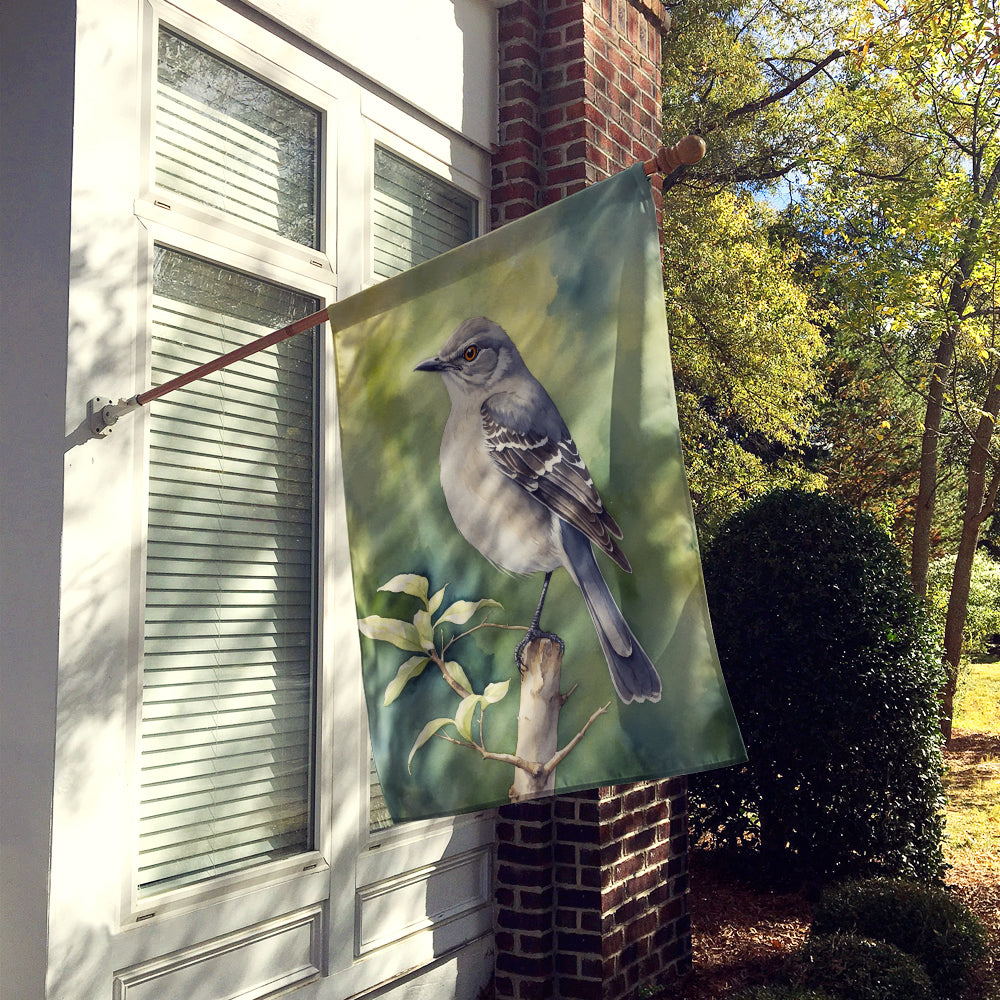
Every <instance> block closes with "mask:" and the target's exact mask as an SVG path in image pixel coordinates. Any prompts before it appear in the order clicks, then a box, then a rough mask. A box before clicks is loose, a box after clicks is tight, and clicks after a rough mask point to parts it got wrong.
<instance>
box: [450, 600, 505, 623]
mask: <svg viewBox="0 0 1000 1000" xmlns="http://www.w3.org/2000/svg"><path fill="white" fill-rule="evenodd" d="M502 607H503V605H502V604H501V603H500V602H499V601H491V600H490V599H489V598H484V599H483V600H481V601H455V603H454V604H452V605H451V606H450V607H449V608H448V610H447V611H445V613H444V614H443V615H441V617H440V618H439V619H438V620H437V624H438V625H440V624H441V623H442V622H452V623H453V624H454V625H464V624H465V623H466V622H467V621H468V620H469V619H470V618H471V617H472V616H473V615H474V614H475V613H476V612H477V611H480V610H481V609H482V608H502Z"/></svg>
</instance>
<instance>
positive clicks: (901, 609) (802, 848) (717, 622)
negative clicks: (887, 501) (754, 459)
mask: <svg viewBox="0 0 1000 1000" xmlns="http://www.w3.org/2000/svg"><path fill="white" fill-rule="evenodd" d="M705 579H706V586H707V589H708V596H709V603H710V606H711V610H712V619H713V626H714V629H715V635H716V641H717V644H718V648H719V655H720V658H721V661H722V666H723V670H724V672H725V675H726V680H727V684H728V687H729V692H730V696H731V697H732V701H733V705H734V708H735V710H736V716H737V719H738V720H739V722H740V727H741V729H742V732H743V737H744V740H745V742H746V745H747V752H748V755H749V762H748V764H747V765H746V766H744V767H741V768H730V769H728V770H725V771H719V772H713V773H709V774H705V775H698V776H695V777H694V778H692V781H691V788H692V803H693V807H692V818H693V820H694V823H695V832H696V833H710V834H711V835H713V836H714V837H715V838H716V840H717V842H719V843H720V844H721V845H723V846H727V847H734V848H741V849H744V850H748V851H751V852H752V853H754V855H755V856H757V857H758V858H759V860H761V861H763V862H764V863H765V864H773V865H774V869H773V870H775V871H784V872H789V871H798V872H799V873H801V874H805V875H817V876H820V877H823V876H828V875H843V874H848V873H858V874H861V873H873V872H874V873H879V874H895V875H903V876H908V877H914V878H919V879H926V880H930V879H934V878H937V877H939V876H940V875H941V873H942V870H943V864H944V862H943V857H942V846H941V841H942V833H943V830H942V827H943V814H942V809H943V792H942V780H941V774H942V762H941V748H940V736H939V731H938V702H937V691H938V688H939V686H940V682H941V673H942V672H941V666H940V661H939V659H938V654H937V649H936V646H935V644H934V641H933V637H932V635H931V633H930V630H929V627H928V625H927V623H926V616H925V613H924V609H923V606H922V604H921V602H920V601H919V600H918V599H917V598H916V596H915V595H914V593H913V591H912V589H911V587H910V586H909V582H908V580H907V577H906V574H905V571H904V569H903V565H902V562H901V560H900V557H899V554H898V552H897V551H896V549H895V548H894V546H893V544H892V542H891V540H890V539H889V537H888V536H887V535H886V534H885V533H884V532H883V531H882V530H880V529H879V528H878V526H877V525H876V524H875V523H874V522H873V521H872V520H871V519H870V518H869V517H867V516H865V515H862V514H859V513H858V512H857V511H855V510H853V509H852V508H850V507H848V506H847V505H846V504H843V503H841V502H839V501H837V500H834V499H832V498H830V497H827V496H821V495H817V494H810V493H806V492H803V491H801V490H778V491H775V492H774V493H771V494H769V495H768V496H767V497H765V498H763V499H762V500H760V501H758V502H756V503H754V504H752V505H751V506H749V507H748V508H746V509H744V510H743V511H741V512H740V513H738V514H737V515H736V516H735V517H733V518H732V519H731V520H730V521H729V522H728V523H727V524H726V525H725V526H724V527H723V529H722V530H721V531H720V533H719V534H718V536H717V537H716V538H715V540H714V541H713V543H712V545H711V547H710V548H709V550H708V552H707V554H706V558H705Z"/></svg>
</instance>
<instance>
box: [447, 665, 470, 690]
mask: <svg viewBox="0 0 1000 1000" xmlns="http://www.w3.org/2000/svg"><path fill="white" fill-rule="evenodd" d="M444 668H445V670H447V671H448V675H449V676H450V677H451V678H452V680H454V681H456V682H457V683H458V684H461V685H462V687H464V688H465V690H466V691H471V690H472V685H471V684H470V683H469V678H468V676H467V675H466V673H465V670H464V669H463V668H462V664H461V663H458V662H457V661H455V660H448V661H447V662H446V663H445V665H444Z"/></svg>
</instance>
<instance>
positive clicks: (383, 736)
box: [330, 165, 746, 822]
mask: <svg viewBox="0 0 1000 1000" xmlns="http://www.w3.org/2000/svg"><path fill="white" fill-rule="evenodd" d="M330 321H331V324H332V326H333V329H334V331H335V332H334V346H335V352H336V366H337V394H338V414H339V421H340V440H341V457H342V465H343V483H344V492H345V499H346V510H347V527H348V540H349V547H350V562H351V573H352V578H353V590H354V599H355V604H356V607H357V619H358V637H359V641H360V644H361V659H362V674H363V681H364V689H365V696H366V700H367V707H368V721H369V729H370V733H371V741H372V747H373V750H374V756H375V762H376V767H377V770H378V776H379V780H380V782H381V786H382V791H383V794H384V796H385V800H386V804H387V806H388V808H389V812H390V813H391V815H392V818H393V819H394V820H395V821H397V822H399V821H403V820H412V819H422V818H427V817H432V816H439V815H446V814H453V813H460V812H468V811H474V810H479V809H483V808H486V807H489V806H494V805H499V804H503V803H506V802H510V801H512V800H520V799H530V798H534V797H538V796H540V795H546V794H552V793H553V792H569V791H575V790H580V789H584V788H589V787H594V786H601V785H612V784H617V783H620V782H629V781H637V780H640V779H646V778H662V777H668V776H672V775H677V774H689V773H693V772H697V771H704V770H708V769H711V768H717V767H724V766H727V765H730V764H735V763H739V762H742V761H743V760H745V759H746V756H745V751H744V747H743V742H742V739H741V737H740V733H739V729H738V726H737V723H736V720H735V717H734V715H733V710H732V706H731V704H730V701H729V697H728V694H727V692H726V687H725V683H724V680H723V677H722V673H721V670H720V668H719V661H718V657H717V654H716V651H715V643H714V640H713V637H712V629H711V623H710V620H709V614H708V606H707V602H706V599H705V591H704V583H703V580H702V572H701V561H700V557H699V552H698V544H697V537H696V534H695V527H694V519H693V516H692V512H691V504H690V498H689V494H688V490H687V484H686V479H685V475H684V466H683V460H682V456H681V446H680V435H679V431H678V425H677V414H676V407H675V403H674V391H673V382H672V376H671V369H670V356H669V346H668V338H667V328H666V314H665V309H664V301H663V285H662V277H661V271H660V259H659V245H658V240H657V231H656V217H655V210H654V205H653V200H652V196H651V193H650V188H649V183H648V180H647V178H646V177H645V175H644V173H643V170H642V166H641V165H637V166H636V167H633V168H632V169H630V170H627V171H625V172H623V173H621V174H618V175H616V176H615V177H613V178H611V179H610V180H607V181H604V182H602V183H600V184H596V185H594V186H592V187H590V188H587V189H586V190H584V191H581V192H580V193H579V194H576V195H573V196H571V197H569V198H566V199H564V200H562V201H560V202H557V203H555V204H553V205H551V206H549V207H548V208H545V209H542V210H540V211H538V212H535V213H534V214H532V215H530V216H528V217H526V218H524V219H521V220H519V221H516V222H512V223H509V224H508V225H506V226H504V227H503V228H501V229H499V230H497V231H495V232H493V233H490V234H489V235H487V236H484V237H482V238H480V239H478V240H475V241H473V242H472V243H468V244H466V245H464V246H462V247H459V248H458V249H456V250H453V251H451V252H449V253H447V254H444V255H443V256H440V257H437V258H435V259H434V260H432V261H430V262H428V263H426V264H422V265H420V266H418V267H416V268H414V269H412V270H410V271H407V272H405V273H403V274H401V275H399V276H398V277H395V278H392V279H389V280H388V281H385V282H383V283H382V284H380V285H377V286H375V287H374V288H371V289H369V290H367V291H365V292H362V293H360V294H359V295H356V296H353V297H351V298H350V299H346V300H344V301H343V302H342V303H339V304H338V305H334V306H332V307H331V309H330ZM543 585H544V590H545V595H544V603H543V604H542V605H541V615H540V620H539V621H538V623H537V629H536V631H533V632H531V633H530V634H529V633H528V632H527V631H526V630H527V629H528V627H529V626H531V625H532V619H533V618H534V617H535V615H536V611H537V609H538V607H539V598H540V596H541V595H542V592H543ZM537 633H549V634H551V635H552V637H551V638H545V637H544V635H543V636H538V635H537ZM526 637H527V638H528V639H535V638H537V641H534V642H528V643H524V642H523V641H522V640H524V639H525V638H526ZM556 637H558V638H556Z"/></svg>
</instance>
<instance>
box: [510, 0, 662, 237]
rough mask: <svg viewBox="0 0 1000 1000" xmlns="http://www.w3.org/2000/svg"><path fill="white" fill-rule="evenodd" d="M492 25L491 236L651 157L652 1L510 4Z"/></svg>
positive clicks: (656, 132) (526, 0) (657, 17)
mask: <svg viewBox="0 0 1000 1000" xmlns="http://www.w3.org/2000/svg"><path fill="white" fill-rule="evenodd" d="M498 25H499V47H500V52H499V77H500V95H499V98H500V103H499V112H500V114H499V135H498V143H497V148H496V151H495V153H494V156H493V199H492V221H493V226H494V227H496V226H498V225H502V224H503V223H504V222H509V221H510V220H511V219H516V218H520V217H521V216H523V215H526V214H527V213H528V212H531V211H533V210H534V209H535V208H539V207H540V206H542V205H547V204H549V203H550V202H553V201H557V200H558V199H559V198H564V197H565V196H566V195H568V194H573V193H574V192H575V191H579V190H580V189H581V188H583V187H586V186H587V185H588V184H593V183H594V182H595V181H599V180H602V179H603V178H605V177H608V176H609V175H610V174H612V173H614V172H616V171H618V170H621V169H623V168H625V167H629V166H631V165H632V164H633V163H635V162H636V161H637V160H645V159H648V158H649V157H650V156H652V155H653V153H654V152H655V151H656V148H657V146H658V145H659V144H660V138H661V135H660V47H661V40H662V37H663V34H664V32H665V30H666V28H667V27H668V26H669V15H668V14H667V13H666V11H665V8H664V5H663V3H662V2H661V0H514V2H513V3H509V4H507V5H506V6H503V7H501V8H500V10H499V12H498Z"/></svg>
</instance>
